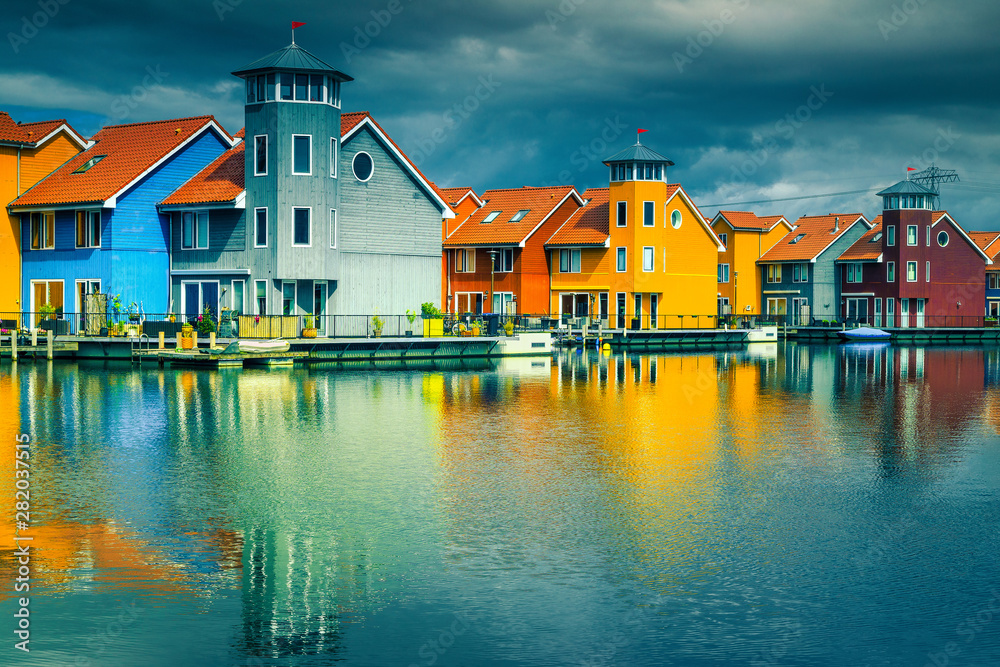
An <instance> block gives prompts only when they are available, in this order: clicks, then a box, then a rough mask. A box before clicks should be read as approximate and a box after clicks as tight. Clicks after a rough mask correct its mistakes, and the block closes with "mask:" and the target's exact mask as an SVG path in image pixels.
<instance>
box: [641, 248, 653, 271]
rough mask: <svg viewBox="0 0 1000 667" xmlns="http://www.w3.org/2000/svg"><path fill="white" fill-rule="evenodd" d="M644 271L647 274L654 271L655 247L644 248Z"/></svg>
mask: <svg viewBox="0 0 1000 667" xmlns="http://www.w3.org/2000/svg"><path fill="white" fill-rule="evenodd" d="M642 270H643V271H645V272H646V273H649V272H650V271H652V270H653V246H643V248H642Z"/></svg>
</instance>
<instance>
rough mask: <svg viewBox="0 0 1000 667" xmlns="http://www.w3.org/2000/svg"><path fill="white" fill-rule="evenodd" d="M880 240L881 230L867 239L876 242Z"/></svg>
mask: <svg viewBox="0 0 1000 667" xmlns="http://www.w3.org/2000/svg"><path fill="white" fill-rule="evenodd" d="M881 240H882V232H879V233H878V234H876V235H875V236H873V237H872V238H871V240H870V241H869V243H878V242H879V241H881Z"/></svg>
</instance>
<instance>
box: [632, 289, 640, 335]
mask: <svg viewBox="0 0 1000 667" xmlns="http://www.w3.org/2000/svg"><path fill="white" fill-rule="evenodd" d="M632 300H633V301H634V304H633V308H634V310H633V311H632V319H633V320H635V322H634V323H633V325H632V328H633V329H639V328H641V327H642V295H641V294H633V295H632Z"/></svg>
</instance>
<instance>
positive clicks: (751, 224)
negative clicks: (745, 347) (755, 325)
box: [712, 211, 792, 316]
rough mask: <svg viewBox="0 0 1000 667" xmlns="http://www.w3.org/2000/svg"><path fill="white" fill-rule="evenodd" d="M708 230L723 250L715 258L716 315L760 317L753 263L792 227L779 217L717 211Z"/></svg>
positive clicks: (758, 279)
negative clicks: (716, 259)
mask: <svg viewBox="0 0 1000 667" xmlns="http://www.w3.org/2000/svg"><path fill="white" fill-rule="evenodd" d="M712 229H713V230H715V235H716V236H718V237H719V240H720V241H721V242H722V245H723V246H725V248H726V249H725V251H723V252H722V254H721V255H719V269H718V276H717V280H718V283H719V287H718V289H719V295H718V299H719V315H729V314H732V315H746V316H752V315H760V314H761V312H763V311H762V310H761V305H760V292H761V284H760V273H759V271H758V270H757V260H758V259H760V258H761V257H762V256H763V255H764V253H765V252H767V251H768V250H770V249H771V248H772V247H773V246H774V244H775V243H777V242H778V241H780V240H781V239H782V238H784V236H785V235H786V234H787V233H788V232H790V231H792V225H791V224H790V223H789V222H788V220H786V219H785V217H784V216H782V215H769V216H764V217H758V216H756V215H754V214H753V213H750V212H749V211H719V212H718V213H717V214H716V216H715V219H714V220H712Z"/></svg>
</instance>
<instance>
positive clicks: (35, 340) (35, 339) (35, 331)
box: [31, 329, 38, 347]
mask: <svg viewBox="0 0 1000 667" xmlns="http://www.w3.org/2000/svg"><path fill="white" fill-rule="evenodd" d="M31 347H38V329H32V330H31Z"/></svg>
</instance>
